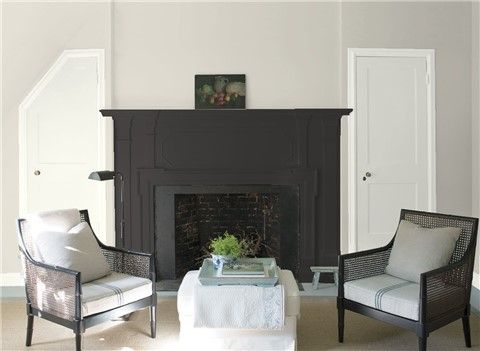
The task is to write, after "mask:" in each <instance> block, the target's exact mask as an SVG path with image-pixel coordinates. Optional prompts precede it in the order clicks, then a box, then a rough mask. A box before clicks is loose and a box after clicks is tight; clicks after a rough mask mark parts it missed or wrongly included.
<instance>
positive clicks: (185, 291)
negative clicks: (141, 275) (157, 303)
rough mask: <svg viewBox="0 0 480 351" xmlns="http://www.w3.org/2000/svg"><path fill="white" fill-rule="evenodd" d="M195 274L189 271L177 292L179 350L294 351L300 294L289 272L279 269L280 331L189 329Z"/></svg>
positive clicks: (191, 320) (191, 324)
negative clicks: (282, 313)
mask: <svg viewBox="0 0 480 351" xmlns="http://www.w3.org/2000/svg"><path fill="white" fill-rule="evenodd" d="M197 277H198V271H190V272H188V273H187V274H186V275H185V277H184V278H183V281H182V284H181V285H180V288H179V290H178V297H177V308H178V315H179V319H180V346H181V348H182V349H183V350H275V351H277V350H292V351H293V350H296V346H297V345H296V344H297V318H299V317H300V294H299V291H298V286H297V283H296V281H295V279H294V277H293V274H292V272H290V271H287V270H281V271H280V274H279V278H280V279H279V282H280V284H283V285H284V289H285V327H284V328H283V330H257V329H216V328H194V327H193V287H194V285H195V284H196V283H197Z"/></svg>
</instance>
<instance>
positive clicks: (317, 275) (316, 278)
mask: <svg viewBox="0 0 480 351" xmlns="http://www.w3.org/2000/svg"><path fill="white" fill-rule="evenodd" d="M319 281H320V272H315V274H314V275H313V290H317V289H318V282H319Z"/></svg>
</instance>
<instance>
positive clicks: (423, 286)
mask: <svg viewBox="0 0 480 351" xmlns="http://www.w3.org/2000/svg"><path fill="white" fill-rule="evenodd" d="M402 219H404V220H407V221H410V222H413V223H415V224H418V225H420V226H422V227H427V228H438V227H457V228H461V234H460V237H459V239H458V240H457V242H456V246H455V249H454V252H453V255H452V257H451V260H450V263H449V264H448V265H447V266H445V267H441V268H438V269H435V270H433V271H430V272H425V273H423V274H421V277H420V284H419V285H420V287H419V296H418V300H417V303H418V318H413V319H410V318H406V317H402V316H399V315H395V314H392V313H388V312H385V311H383V310H382V309H379V308H374V307H372V306H367V305H365V304H362V303H359V302H358V301H355V300H353V299H352V298H350V299H347V298H345V289H344V288H345V283H347V282H350V281H355V280H358V279H363V278H368V277H375V276H378V275H382V274H384V273H385V268H386V266H387V264H388V261H389V257H390V253H391V250H392V246H393V243H394V240H395V237H394V238H393V239H392V240H391V241H390V243H389V244H388V245H386V246H384V247H381V248H377V249H372V250H367V251H362V252H356V253H351V254H347V255H340V256H339V285H338V298H337V308H338V339H339V342H343V335H344V315H345V310H350V311H353V312H357V313H360V314H363V315H366V316H369V317H372V318H375V319H378V320H381V321H384V322H387V323H390V324H393V325H396V326H399V327H403V328H406V329H409V330H411V331H413V332H415V333H416V334H417V336H418V345H419V350H420V351H422V350H426V348H427V337H428V335H429V333H430V332H432V331H434V330H436V329H439V328H441V327H443V326H445V325H447V324H449V323H451V322H453V321H455V320H457V319H460V318H461V319H462V322H463V331H464V335H465V344H466V346H467V347H471V339H470V323H469V316H470V292H471V286H472V277H473V268H474V259H475V245H476V238H477V230H478V219H477V218H470V217H460V216H453V215H445V214H438V213H429V212H420V211H413V210H402V211H401V213H400V220H402ZM415 317H417V316H415Z"/></svg>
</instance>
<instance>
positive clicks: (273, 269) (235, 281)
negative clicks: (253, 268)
mask: <svg viewBox="0 0 480 351" xmlns="http://www.w3.org/2000/svg"><path fill="white" fill-rule="evenodd" d="M248 262H261V263H263V266H264V267H265V272H266V276H265V277H255V276H252V277H245V276H242V277H235V276H229V277H225V276H221V275H220V274H221V268H219V269H215V267H214V266H213V262H212V260H211V259H210V258H206V259H205V260H203V264H202V267H201V268H200V272H199V273H198V280H199V281H200V284H202V285H213V286H219V285H257V286H263V287H267V286H275V284H277V282H278V267H277V262H276V261H275V259H274V258H242V259H240V260H238V263H248Z"/></svg>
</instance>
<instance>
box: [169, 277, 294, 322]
mask: <svg viewBox="0 0 480 351" xmlns="http://www.w3.org/2000/svg"><path fill="white" fill-rule="evenodd" d="M197 279H198V271H190V272H188V273H187V274H185V277H183V280H182V284H181V285H180V288H179V289H178V297H177V308H178V314H179V316H180V320H181V319H182V317H184V316H193V310H194V307H193V287H194V285H195V283H196V281H197ZM279 281H280V283H281V284H283V286H284V289H285V290H284V291H285V317H288V316H299V315H300V292H299V290H298V285H297V283H296V281H295V278H294V277H293V274H292V272H291V271H288V270H280V274H279Z"/></svg>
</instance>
